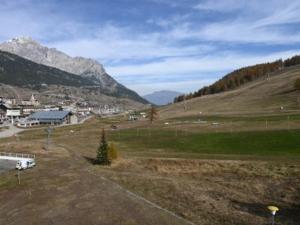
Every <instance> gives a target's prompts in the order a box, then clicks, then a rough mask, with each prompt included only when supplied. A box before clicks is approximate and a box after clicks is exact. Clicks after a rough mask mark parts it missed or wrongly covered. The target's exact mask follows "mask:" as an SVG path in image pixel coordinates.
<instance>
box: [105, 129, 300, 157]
mask: <svg viewBox="0 0 300 225" xmlns="http://www.w3.org/2000/svg"><path fill="white" fill-rule="evenodd" d="M109 139H110V141H114V142H118V143H120V144H121V145H122V146H123V147H124V148H123V151H149V150H150V151H151V150H159V149H164V150H166V151H175V152H182V153H199V154H222V155H223V154H232V155H256V156H272V155H273V156H290V157H291V158H294V157H299V156H300V130H281V131H280V130H279V131H251V132H233V133H190V132H186V131H182V130H177V131H176V130H175V131H174V130H173V131H170V130H158V129H151V128H150V129H129V130H122V131H120V132H110V133H109Z"/></svg>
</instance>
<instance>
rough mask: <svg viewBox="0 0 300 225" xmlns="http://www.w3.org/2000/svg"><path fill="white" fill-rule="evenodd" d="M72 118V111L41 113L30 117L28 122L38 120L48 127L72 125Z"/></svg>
mask: <svg viewBox="0 0 300 225" xmlns="http://www.w3.org/2000/svg"><path fill="white" fill-rule="evenodd" d="M72 116H73V114H72V113H71V112H70V111H58V110H55V111H39V112H35V113H33V114H32V115H30V116H29V117H28V120H36V121H39V123H40V124H46V125H62V124H70V123H71V117H72Z"/></svg>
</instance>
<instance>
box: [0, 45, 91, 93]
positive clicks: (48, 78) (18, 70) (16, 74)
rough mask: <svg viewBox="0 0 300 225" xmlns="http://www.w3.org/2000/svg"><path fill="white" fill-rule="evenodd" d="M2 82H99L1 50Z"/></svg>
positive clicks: (27, 84)
mask: <svg viewBox="0 0 300 225" xmlns="http://www.w3.org/2000/svg"><path fill="white" fill-rule="evenodd" d="M0 83H4V84H9V85H14V86H19V87H32V88H35V87H37V86H40V85H41V84H43V83H44V84H47V85H64V86H74V87H81V86H93V85H96V84H97V83H96V82H95V81H94V80H92V79H90V78H89V79H86V78H83V77H80V76H76V75H74V74H71V73H68V72H65V71H62V70H59V69H56V68H53V67H48V66H44V65H41V64H37V63H34V62H32V61H30V60H27V59H24V58H22V57H19V56H17V55H13V54H11V53H8V52H3V51H0Z"/></svg>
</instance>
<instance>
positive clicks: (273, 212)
mask: <svg viewBox="0 0 300 225" xmlns="http://www.w3.org/2000/svg"><path fill="white" fill-rule="evenodd" d="M268 209H269V210H270V211H271V214H272V225H275V214H276V212H277V211H279V208H278V207H276V206H268Z"/></svg>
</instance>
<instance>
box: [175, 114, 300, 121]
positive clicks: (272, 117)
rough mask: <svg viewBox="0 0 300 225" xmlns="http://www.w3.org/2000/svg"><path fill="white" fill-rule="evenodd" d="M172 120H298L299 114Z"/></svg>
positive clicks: (195, 117) (194, 117)
mask: <svg viewBox="0 0 300 225" xmlns="http://www.w3.org/2000/svg"><path fill="white" fill-rule="evenodd" d="M171 120H172V121H198V120H202V121H211V122H216V121H219V122H228V121H232V122H241V121H242V122H255V121H266V120H267V121H288V120H290V121H300V114H291V115H259V116H205V115H203V116H202V115H199V116H187V117H180V118H173V119H171Z"/></svg>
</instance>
